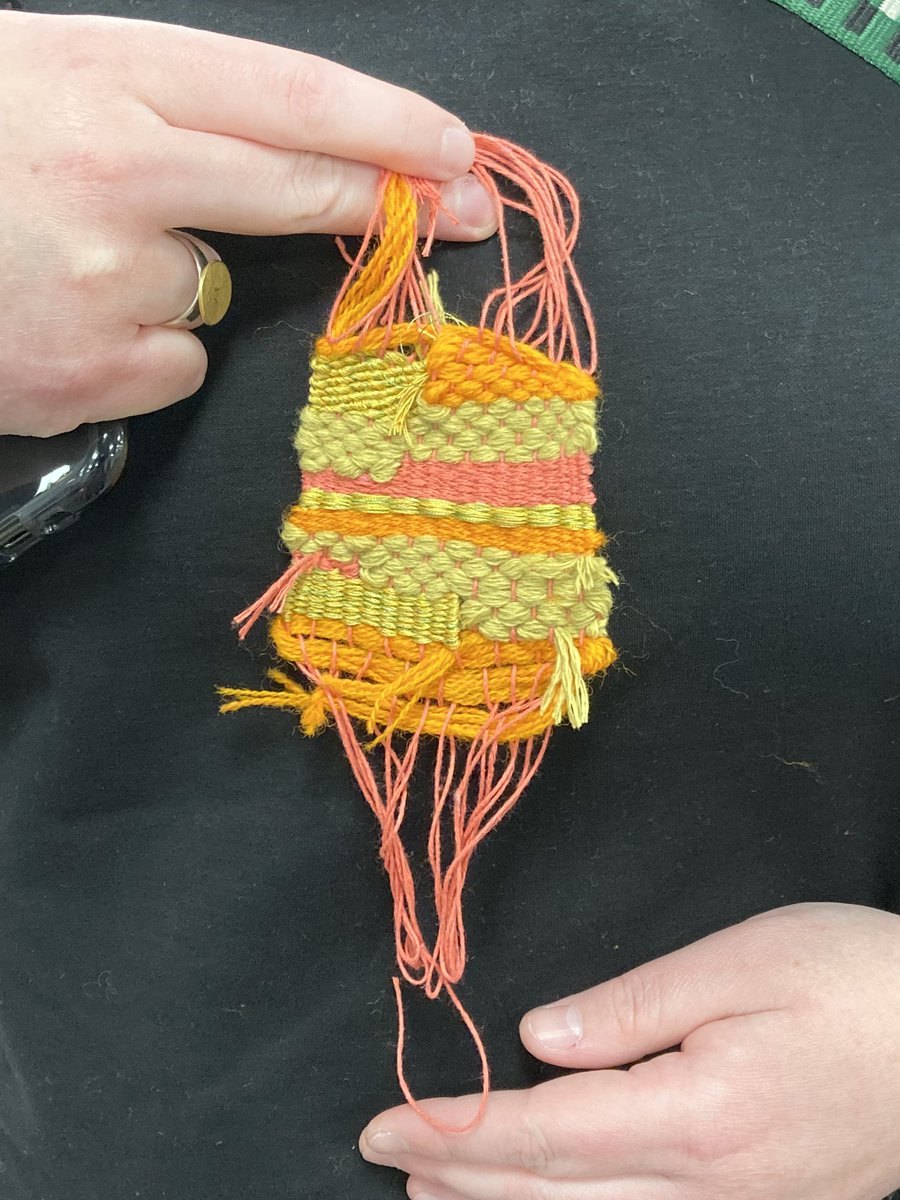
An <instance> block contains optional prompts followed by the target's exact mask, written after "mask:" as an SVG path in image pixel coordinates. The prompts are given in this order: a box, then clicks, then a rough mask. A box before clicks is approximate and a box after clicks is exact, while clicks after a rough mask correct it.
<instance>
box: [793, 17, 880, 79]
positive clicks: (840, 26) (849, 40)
mask: <svg viewBox="0 0 900 1200" xmlns="http://www.w3.org/2000/svg"><path fill="white" fill-rule="evenodd" d="M775 3H776V4H780V5H781V6H782V8H787V9H789V10H790V11H791V12H793V13H796V14H797V16H798V17H802V18H803V19H804V21H809V23H810V24H811V25H815V26H816V27H817V28H818V29H821V30H822V31H823V33H827V34H828V36H829V37H833V38H834V39H835V41H838V42H841V44H842V45H844V46H847V47H848V48H849V49H850V50H853V51H854V52H855V53H856V54H858V55H860V57H862V58H864V59H865V60H866V61H867V62H870V63H872V64H873V66H876V67H878V68H879V69H880V70H882V71H884V73H885V75H889V76H890V77H891V79H893V80H894V81H895V82H896V83H900V0H775Z"/></svg>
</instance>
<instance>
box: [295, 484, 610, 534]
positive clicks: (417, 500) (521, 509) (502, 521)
mask: <svg viewBox="0 0 900 1200" xmlns="http://www.w3.org/2000/svg"><path fill="white" fill-rule="evenodd" d="M298 507H299V508H301V509H327V510H328V511H330V512H363V513H387V514H393V515H394V516H401V515H402V516H411V517H447V518H449V519H451V520H453V521H465V522H466V523H470V522H471V523H473V524H486V525H497V526H499V527H500V528H501V529H513V528H515V527H517V526H520V525H530V526H533V527H534V526H538V527H540V528H557V527H559V528H562V529H593V528H594V513H593V509H592V508H591V506H590V505H589V504H531V505H517V506H514V507H506V506H504V505H495V504H485V503H483V502H477V503H468V504H456V503H455V502H454V501H452V500H435V499H431V498H429V497H425V498H421V497H418V496H384V495H371V496H369V495H365V494H362V493H358V492H323V491H321V490H320V489H319V488H307V487H304V489H303V491H302V493H301V495H300V502H299V506H298Z"/></svg>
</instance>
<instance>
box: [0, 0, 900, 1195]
mask: <svg viewBox="0 0 900 1200" xmlns="http://www.w3.org/2000/svg"><path fill="white" fill-rule="evenodd" d="M31 7H32V8H33V9H36V10H37V11H46V12H50V11H54V12H62V11H66V12H69V11H83V10H84V11H86V10H88V9H89V8H90V10H91V11H94V12H103V13H111V14H125V15H133V16H142V17H149V18H153V19H160V20H173V21H182V22H185V23H190V24H196V25H203V26H206V27H208V28H212V29H217V30H221V31H224V32H228V33H233V34H240V35H246V36H250V37H256V38H261V39H267V40H270V41H275V42H281V43H284V44H287V45H292V46H297V47H302V48H305V49H308V50H311V51H315V52H318V53H321V54H323V55H326V56H329V57H333V58H338V59H340V60H342V61H344V62H346V63H348V64H350V65H352V66H355V67H358V68H360V69H362V70H365V71H369V72H372V73H374V74H377V75H380V76H383V77H385V78H388V79H391V80H394V81H396V82H398V83H401V84H404V85H408V86H410V87H412V88H415V89H418V90H421V91H424V92H426V93H428V94H429V95H430V96H432V97H433V98H435V99H436V100H438V101H440V102H442V103H444V104H445V105H447V106H448V107H450V108H452V109H454V110H456V111H457V112H459V113H460V114H461V115H462V116H463V117H464V118H465V119H466V120H467V121H468V123H469V124H470V125H471V126H472V127H473V128H479V127H480V128H487V129H490V130H491V131H493V132H496V133H501V134H503V135H505V136H508V137H511V138H513V139H515V140H517V141H520V142H522V143H524V144H526V145H528V146H530V147H532V148H533V149H534V150H535V151H537V152H538V153H539V154H541V155H542V156H544V157H546V158H548V159H550V160H551V161H553V162H554V163H556V164H557V165H559V166H560V167H562V168H563V169H564V170H565V171H566V172H567V173H569V174H570V175H571V177H572V178H573V180H574V181H575V183H576V184H577V186H578V188H579V190H580V192H581V195H582V197H583V200H584V210H585V213H584V215H585V227H584V236H583V239H582V241H581V244H580V250H579V256H578V257H579V263H580V266H581V268H582V271H583V275H584V278H585V281H586V285H587V288H588V292H589V295H590V296H591V298H592V300H593V303H594V305H595V309H596V313H597V318H598V322H599V329H600V335H601V345H602V368H603V375H604V383H605V391H606V408H605V412H604V416H603V429H604V444H603V449H602V454H601V457H600V460H599V469H598V486H599V494H600V497H601V515H602V521H603V524H604V526H605V528H606V529H607V530H608V531H609V532H610V533H611V534H612V535H613V540H612V545H611V557H612V561H613V563H614V566H615V568H616V569H617V570H618V571H619V572H620V573H621V576H622V581H623V582H622V587H621V589H620V591H619V594H618V607H617V609H616V613H615V618H614V621H613V632H614V635H615V639H616V641H617V644H618V645H619V646H620V648H621V651H622V663H623V666H624V667H627V668H628V669H627V670H624V669H617V670H615V671H613V672H612V673H611V675H610V677H609V678H608V679H607V681H606V683H605V684H604V686H603V687H602V688H598V689H596V692H595V696H594V700H593V705H592V716H591V721H590V725H589V727H588V728H586V729H584V730H582V731H580V732H577V733H573V732H571V731H569V730H563V731H561V732H559V734H558V736H556V737H555V739H554V741H553V744H552V746H551V750H550V754H549V758H548V761H547V764H546V766H545V768H544V770H543V772H542V773H541V775H540V777H539V778H538V780H537V781H536V782H535V784H534V785H533V786H532V787H531V789H530V792H529V793H528V794H527V795H526V797H525V798H524V800H523V801H522V803H521V804H520V806H519V808H518V809H517V811H516V812H515V813H514V815H513V816H511V817H510V819H509V820H507V822H506V823H505V825H503V826H501V828H500V829H499V830H498V831H497V832H496V833H495V834H494V835H493V836H492V838H491V839H490V840H489V841H488V842H487V843H486V844H485V846H484V847H483V849H482V851H481V852H480V853H479V856H478V858H477V861H476V862H475V865H474V869H473V872H472V879H471V887H470V890H469V893H468V901H467V913H468V923H469V929H470V935H471V946H470V949H471V958H470V964H469V968H468V972H467V976H466V979H465V982H464V987H463V995H464V997H465V999H466V1001H467V1002H468V1004H469V1006H470V1008H471V1010H472V1011H473V1013H474V1014H475V1017H476V1019H477V1020H478V1022H479V1024H480V1026H481V1028H482V1029H483V1031H484V1035H485V1038H486V1042H487V1045H488V1048H489V1052H490V1055H491V1059H492V1063H493V1067H494V1071H495V1082H496V1084H497V1085H498V1086H502V1087H521V1086H525V1085H528V1084H530V1083H533V1082H535V1081H537V1080H538V1079H540V1078H542V1077H544V1076H545V1075H546V1074H548V1073H549V1072H548V1071H547V1070H546V1069H544V1068H540V1067H538V1066H537V1065H536V1064H534V1063H533V1062H531V1061H530V1060H529V1059H528V1057H527V1056H526V1055H525V1054H524V1052H523V1051H522V1050H521V1049H520V1048H519V1047H518V1045H517V1038H516V1023H517V1020H518V1017H519V1015H520V1013H521V1012H522V1010H523V1009H524V1008H526V1007H529V1006H531V1005H532V1004H534V1003H538V1002H541V1001H545V1000H550V999H552V998H553V997H555V996H556V995H559V994H562V993H565V992H568V991H570V990H572V989H576V988H581V987H583V986H586V985H589V984H591V983H594V982H596V981H599V980H602V979H605V978H608V977H610V976H612V975H614V974H617V973H618V972H620V971H623V970H625V969H626V968H628V967H630V966H632V965H634V964H637V963H639V962H641V961H644V960H646V959H648V958H650V957H652V956H655V955H658V954H660V953H663V952H665V951H668V950H670V949H673V948H674V947H677V946H680V945H682V944H684V943H686V942H688V941H690V940H693V939H695V938H698V937H701V936H702V935H704V934H706V933H708V932H710V931H712V930H714V929H717V928H720V927H723V926H725V925H727V924H729V923H732V922H735V921H738V920H740V919H741V918H743V917H745V916H747V915H749V914H750V913H754V912H758V911H761V910H764V909H767V908H770V907H773V906H776V905H779V904H783V903H785V902H791V901H798V900H805V899H832V900H842V901H852V902H856V903H861V904H869V905H877V906H882V907H885V908H891V909H895V910H896V909H898V907H900V855H898V852H900V825H898V799H900V795H898V792H900V788H898V770H897V766H898V756H897V732H896V730H897V726H896V722H897V715H898V712H900V680H898V669H897V664H898V650H900V646H898V634H897V625H896V612H897V603H896V589H897V583H898V550H897V511H898V500H900V497H898V473H897V470H896V460H897V451H898V433H900V427H898V426H900V423H898V415H897V354H896V333H897V325H898V307H897V302H896V283H897V278H898V269H900V238H898V232H897V231H898V218H900V203H898V198H897V176H896V130H897V121H898V115H900V90H898V89H897V87H896V85H894V84H892V83H891V82H890V81H889V80H887V79H886V78H884V77H882V76H881V75H880V74H879V73H878V72H877V71H875V70H874V69H872V68H870V67H868V66H867V65H866V64H864V63H863V62H862V61H861V60H859V59H857V58H855V57H854V56H853V55H851V54H850V53H849V52H848V51H846V50H845V49H843V48H841V47H840V46H838V45H836V44H833V43H832V42H830V41H829V40H828V39H826V38H825V37H824V36H823V35H822V34H820V33H818V32H816V31H815V30H813V29H811V28H809V27H808V26H806V25H804V24H803V23H802V22H800V21H799V20H797V19H796V18H794V17H792V16H791V15H789V14H788V13H787V12H784V11H782V10H781V9H779V8H777V7H776V6H775V5H771V4H767V3H765V2H764V0H744V2H733V3H732V2H729V3H722V0H654V2H646V3H641V4H638V3H634V2H633V0H606V2H605V3H603V4H598V3H596V2H590V0H568V2H567V3H565V4H563V3H557V2H554V3H550V4H546V3H543V2H538V0H490V2H487V0H475V2H472V3H462V4H458V5H449V6H444V7H443V8H435V7H434V6H433V5H431V6H429V5H420V4H417V3H413V2H411V0H390V2H385V3H379V4H369V5H363V4H357V3H348V2H346V0H328V2H327V3H325V2H322V0H308V2H306V3H299V2H291V0H253V2H252V3H251V2H250V0H246V2H244V3H239V2H237V0H234V2H233V3H219V4H216V5H215V6H213V5H207V4H199V3H185V4H179V3H175V2H174V0H147V2H146V3H141V2H137V0H132V2H130V3H124V2H120V3H115V2H113V0H111V2H109V3H99V2H98V3H93V4H90V3H89V0H85V3H84V4H82V3H75V4H67V3H57V4H53V3H38V4H32V5H31ZM210 186H213V187H214V186H215V180H211V181H210ZM520 232H521V231H520ZM522 236H524V235H522ZM215 242H216V245H217V246H218V247H219V249H220V250H221V251H222V253H223V255H224V256H225V257H226V258H227V260H228V261H229V262H230V264H231V266H232V268H233V272H234V277H235V284H236V300H235V304H234V308H233V310H232V314H231V316H230V318H229V319H228V320H227V321H226V322H225V324H224V325H223V326H220V327H219V328H218V329H216V330H213V331H207V333H206V335H205V338H206V341H207V343H208V345H209V347H210V352H211V357H212V361H213V364H214V365H213V369H212V372H211V374H210V377H209V380H208V383H207V385H206V386H205V388H204V389H203V392H202V393H201V394H200V395H199V396H197V397H196V398H194V399H192V400H190V401H188V402H186V403H184V404H182V405H180V406H178V407H177V408H174V409H172V410H169V411H166V412H160V413H156V414H154V415H151V416H148V417H146V418H142V419H139V420H135V421H133V422H132V423H131V454H130V461H129V464H128V466H127V469H126V472H125V475H124V477H123V479H122V480H121V482H120V483H119V484H118V485H117V486H116V488H115V489H114V490H113V492H112V493H111V494H110V495H109V496H108V497H107V498H106V499H104V500H103V501H101V502H99V503H98V504H96V505H95V506H94V507H93V508H92V510H90V511H89V512H87V513H86V514H85V515H84V517H83V519H82V520H81V522H80V523H79V525H78V526H77V527H75V528H73V529H72V530H70V531H68V532H66V533H65V534H62V535H60V536H58V537H57V538H54V539H51V540H49V541H48V542H46V543H45V544H44V545H43V546H42V547H40V548H38V549H37V550H35V551H33V552H31V553H29V554H28V555H27V556H26V557H25V558H24V559H23V560H22V561H21V562H20V563H19V564H17V565H16V566H15V567H13V568H11V569H10V570H9V571H8V572H5V573H4V574H3V576H2V579H0V608H2V627H0V678H2V696H0V709H2V726H0V736H2V742H3V770H2V780H0V800H2V802H0V912H2V914H3V915H2V920H0V1035H2V1050H3V1056H2V1061H0V1164H2V1165H0V1197H2V1198H3V1200H63V1198H65V1200H111V1198H112V1197H121V1198H127V1197H144V1198H148V1200H150V1198H153V1200H157V1198H169V1200H183V1198H185V1200H186V1198H188V1197H190V1200H214V1198H215V1200H244V1198H245V1197H247V1196H254V1197H256V1196H259V1197H266V1198H267V1200H283V1198H284V1200H286V1198H288V1197H291V1198H292V1200H293V1198H294V1197H298V1196H299V1197H308V1198H310V1200H319V1198H323V1200H324V1198H326V1197H327V1198H329V1200H337V1198H339V1197H345V1196H349V1195H352V1196H359V1197H366V1198H367V1200H380V1198H382V1197H383V1198H385V1200H387V1198H388V1197H399V1196H401V1195H402V1194H403V1181H402V1179H401V1178H400V1177H399V1176H394V1175H392V1174H391V1173H390V1172H385V1171H383V1170H379V1169H377V1168H374V1167H370V1166H368V1165H367V1164H365V1163H363V1162H362V1161H361V1160H360V1159H359V1158H358V1156H357V1152H356V1149H355V1142H356V1137H357V1134H358V1132H359V1130H360V1129H361V1128H362V1126H363V1125H364V1124H365V1123H366V1121H367V1120H368V1119H369V1117H371V1116H372V1115H373V1114H374V1113H375V1112H377V1111H379V1110H380V1109H381V1108H383V1107H385V1106H387V1105H390V1104H392V1103H395V1102H396V1101H397V1098H398V1091H397V1087H396V1081H395V1078H394V1073H393V1061H392V1059H393V1045H394V1036H395V1017H394V1011H393V999H392V996H391V993H390V984H389V976H390V973H391V967H392V953H393V950H392V941H391V936H390V909H389V897H388V890H387V886H386V881H385V880H384V878H383V876H382V873H381V868H380V865H379V863H378V860H377V852H376V836H375V831H374V827H373V821H372V820H371V817H370V814H369V813H368V810H367V809H366V808H365V805H364V803H363V801H362V799H361V797H360V796H359V795H358V794H357V793H356V791H355V788H354V786H353V785H352V781H351V778H350V772H349V770H348V768H347V766H346V764H345V762H344V760H343V758H342V755H341V752H340V749H339V745H338V741H337V738H336V737H335V736H334V735H333V733H326V734H325V735H324V736H322V737H320V738H318V739H314V740H305V739H303V738H302V737H301V736H300V735H299V734H297V733H296V732H295V731H294V728H293V724H292V720H291V718H290V717H288V716H285V715H279V714H267V713H255V712H254V713H250V714H246V715H243V716H241V717H232V718H223V717H219V716H218V715H217V713H216V702H215V696H214V690H213V689H214V687H215V685H216V684H219V683H231V684H236V685H247V686H255V685H257V684H258V683H259V682H260V681H261V680H262V678H263V674H264V670H265V668H266V666H267V665H268V664H269V661H270V659H269V653H268V652H267V650H266V649H265V647H264V635H263V632H262V630H261V629H260V630H259V631H258V632H256V633H255V635H254V636H253V637H252V638H251V639H250V645H249V648H244V647H241V646H239V645H238V643H237V642H236V640H235V638H234V636H233V634H232V632H231V630H230V628H229V620H230V617H231V615H232V614H233V613H235V612H236V611H238V610H239V609H240V608H241V607H243V606H244V605H245V604H246V603H247V602H248V601H249V600H251V599H254V598H255V597H256V596H257V595H258V594H259V593H260V592H261V591H262V590H263V588H264V587H265V586H267V585H268V583H269V582H270V581H271V580H272V579H273V578H274V577H275V575H276V574H277V573H279V572H280V571H281V569H282V567H283V564H284V561H285V560H284V557H283V555H282V554H281V552H280V551H279V549H278V544H277V529H278V525H279V518H280V514H281V511H282V509H283V508H284V507H285V506H286V505H287V504H288V503H289V502H290V501H291V500H292V499H293V497H294V495H295V493H296V491H297V489H298V478H297V472H296V465H295V461H294V456H293V451H292V449H291V436H292V433H293V428H294V424H295V418H296V410H297V408H298V406H299V404H300V403H301V402H302V400H303V397H304V391H305V385H306V380H307V355H308V350H309V347H310V344H311V339H312V337H313V336H314V335H315V333H316V332H317V331H319V330H320V329H321V327H322V325H323V321H324V317H325V314H326V311H327V308H328V306H329V305H330V303H331V300H332V297H333V294H334V291H335V288H336V287H337V285H338V283H339V280H340V278H341V275H342V270H343V266H342V263H341V260H340V258H339V256H338V254H337V252H336V250H335V249H334V246H333V243H332V241H331V240H330V239H328V238H304V239H295V240H288V239H283V240H280V239H260V240H256V241H254V240H241V239H237V238H230V237H224V236H218V237H216V238H215ZM521 246H522V247H526V248H527V242H525V241H523V242H522V243H521ZM434 261H435V264H436V265H437V267H438V269H439V270H440V272H441V275H442V283H443V290H444V293H445V297H446V299H447V302H448V305H449V306H450V307H451V309H454V310H456V311H458V312H459V313H461V315H463V316H465V317H467V318H469V319H472V318H475V317H477V312H478V305H479V303H480V299H481V298H482V297H483V295H484V294H485V292H486V291H487V290H488V288H489V287H490V286H492V285H493V283H494V282H495V280H496V278H497V276H496V268H497V248H496V243H495V242H493V243H491V244H488V245H485V246H482V247H479V248H477V249H458V248H441V249H439V250H438V251H437V253H436V255H435V260H434ZM798 764H800V765H798ZM803 764H809V765H808V766H807V765H803ZM409 1014H410V1023H411V1026H412V1029H411V1043H410V1059H409V1062H410V1075H411V1078H412V1081H413V1084H414V1086H415V1088H416V1090H417V1091H418V1092H419V1094H421V1095H433V1094H440V1093H442V1092H443V1093H458V1092H461V1091H465V1090H475V1089H477V1063H476V1061H475V1058H474V1054H473V1052H472V1050H471V1047H470V1046H469V1044H468V1042H467V1040H466V1036H465V1034H464V1033H463V1032H462V1031H461V1029H460V1027H459V1026H458V1023H457V1021H456V1019H455V1018H454V1016H453V1014H452V1012H451V1010H449V1008H447V1007H446V1006H444V1005H438V1006H431V1007H429V1006H428V1005H427V1004H426V1003H425V1001H424V1000H422V999H421V998H419V997H418V996H411V997H410V998H409Z"/></svg>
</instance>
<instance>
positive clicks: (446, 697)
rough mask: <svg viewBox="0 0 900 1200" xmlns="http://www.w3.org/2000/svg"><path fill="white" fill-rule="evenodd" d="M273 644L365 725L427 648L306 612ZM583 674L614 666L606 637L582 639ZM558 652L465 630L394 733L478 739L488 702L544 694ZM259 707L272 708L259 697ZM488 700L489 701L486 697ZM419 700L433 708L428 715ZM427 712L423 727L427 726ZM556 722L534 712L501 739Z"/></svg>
mask: <svg viewBox="0 0 900 1200" xmlns="http://www.w3.org/2000/svg"><path fill="white" fill-rule="evenodd" d="M272 639H273V642H274V644H275V648H276V650H277V651H278V653H279V655H280V656H281V657H282V658H284V659H286V660H287V661H289V662H296V661H300V660H302V659H307V660H308V661H310V662H312V663H313V664H314V665H315V666H317V667H318V668H320V669H321V670H323V671H324V672H326V680H327V683H328V686H329V687H333V688H335V689H336V690H339V691H340V693H341V696H342V699H343V701H344V703H345V705H346V707H347V710H348V712H349V713H350V715H351V716H354V717H357V718H359V719H360V720H363V721H365V720H367V719H368V718H369V717H370V715H371V711H372V706H373V702H374V701H377V699H378V697H379V695H380V694H381V692H382V689H383V688H384V687H386V686H390V685H392V684H394V683H396V681H397V679H398V676H399V677H402V675H403V674H404V673H405V672H406V671H407V670H408V669H409V668H410V667H413V666H415V665H416V664H417V663H418V662H419V661H421V659H422V656H423V653H425V654H427V653H428V648H425V647H423V646H421V645H419V644H417V643H415V642H414V641H412V640H411V639H409V638H406V637H403V636H394V637H389V638H385V637H384V636H383V635H382V633H381V632H380V631H379V630H378V629H376V628H374V627H372V626H370V625H366V624H361V625H356V626H353V627H349V626H347V625H346V624H344V623H342V622H340V621H332V620H320V619H315V618H309V617H307V616H303V615H301V614H295V615H287V614H283V615H282V616H280V617H276V618H275V620H274V621H273V623H272ZM577 651H578V654H579V657H580V661H581V670H582V672H583V674H585V675H594V674H596V673H597V672H599V671H604V670H606V669H607V668H608V667H609V666H611V665H612V663H613V662H615V659H616V652H615V650H614V648H613V646H612V644H611V642H610V641H609V639H608V638H606V637H599V638H588V637H585V638H582V639H581V640H580V641H579V643H578V646H577ZM554 656H555V650H554V647H553V645H552V643H550V642H549V641H517V642H509V643H502V642H494V641H490V640H489V639H486V638H484V637H482V636H480V635H479V634H477V633H474V632H472V631H463V632H462V633H461V634H460V637H459V644H458V646H457V647H456V650H455V655H454V660H453V662H454V665H453V666H451V667H450V668H449V669H448V670H447V672H446V673H445V674H444V676H443V678H442V679H440V680H438V681H436V682H434V683H430V684H426V685H425V686H424V687H423V688H422V690H421V691H420V692H417V702H416V703H411V704H408V705H405V706H404V710H403V712H402V714H401V715H400V717H399V720H398V721H397V728H399V729H405V730H408V731H411V730H414V729H419V728H421V730H422V731H423V732H425V733H430V734H435V735H438V734H441V733H452V736H455V737H461V738H464V739H466V738H469V739H470V738H473V737H475V736H477V735H478V733H479V731H480V730H481V729H482V728H483V725H484V711H485V705H486V704H488V703H502V704H508V703H511V702H513V701H514V700H517V699H521V698H524V697H527V696H528V695H529V694H531V693H532V692H538V693H539V692H540V689H541V687H542V686H543V685H544V683H545V681H546V679H547V678H548V676H549V673H550V671H551V669H552V662H553V659H554ZM257 695H258V696H259V697H261V699H257V701H256V702H257V703H263V704H265V703H267V699H266V694H265V693H259V694H257ZM270 695H271V704H272V706H273V707H283V706H284V703H285V695H284V692H283V691H278V692H272V693H271V694H270ZM488 697H489V699H488ZM422 701H424V702H427V703H428V711H427V713H424V714H423V705H422V703H421V702H422ZM423 715H424V723H423ZM551 724H553V716H552V714H551V713H550V712H549V711H547V712H540V711H535V712H533V713H530V714H528V716H527V717H525V718H523V720H522V722H520V723H515V724H512V725H511V726H510V727H509V728H508V729H507V730H506V732H505V733H504V735H503V737H502V740H503V741H512V740H514V739H515V738H519V737H530V736H532V735H536V734H539V733H542V732H543V731H544V730H545V729H546V728H547V727H548V726H549V725H551Z"/></svg>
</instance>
